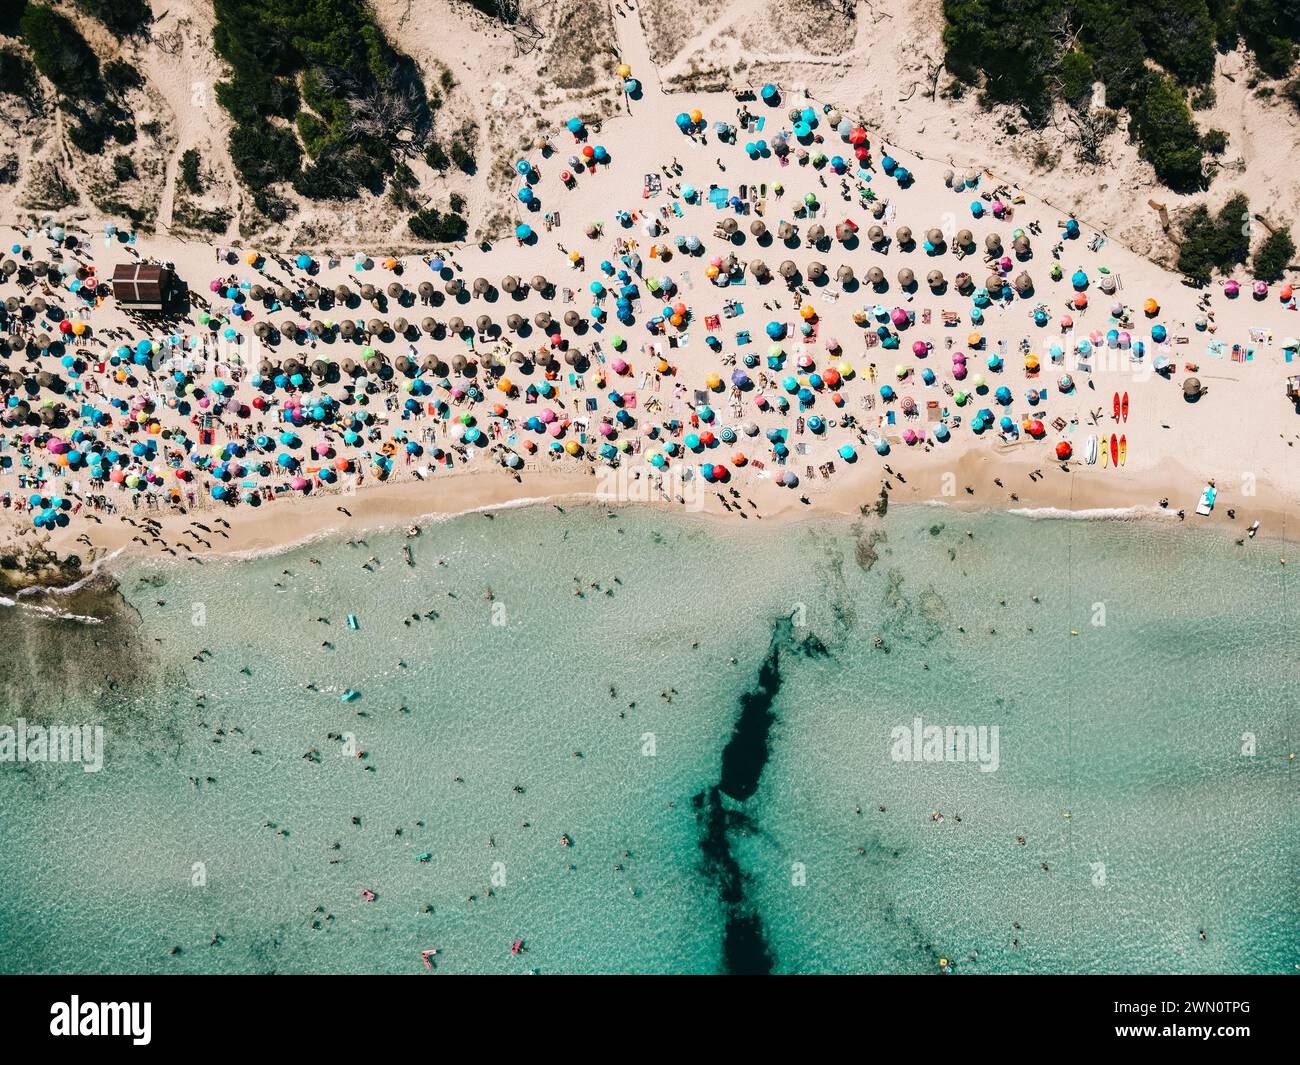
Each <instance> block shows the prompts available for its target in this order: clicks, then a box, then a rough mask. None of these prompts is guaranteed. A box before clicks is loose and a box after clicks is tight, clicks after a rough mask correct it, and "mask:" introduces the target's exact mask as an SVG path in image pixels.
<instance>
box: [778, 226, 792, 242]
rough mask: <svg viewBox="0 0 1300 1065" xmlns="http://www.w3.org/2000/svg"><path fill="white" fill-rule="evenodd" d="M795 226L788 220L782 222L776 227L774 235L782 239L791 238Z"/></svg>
mask: <svg viewBox="0 0 1300 1065" xmlns="http://www.w3.org/2000/svg"><path fill="white" fill-rule="evenodd" d="M795 232H796V231H795V228H794V226H792V225H791V224H790V223H789V222H782V223H781V224H780V225H779V226H777V229H776V235H777V236H778V237H780V238H781V239H782V240H793V239H794V236H795Z"/></svg>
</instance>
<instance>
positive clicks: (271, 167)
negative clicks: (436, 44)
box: [212, 0, 430, 213]
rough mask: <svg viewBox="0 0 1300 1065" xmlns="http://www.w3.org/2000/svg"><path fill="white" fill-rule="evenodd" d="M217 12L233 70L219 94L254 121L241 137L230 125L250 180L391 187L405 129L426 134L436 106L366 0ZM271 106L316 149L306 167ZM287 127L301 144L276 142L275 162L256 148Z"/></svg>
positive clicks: (233, 5) (240, 168) (242, 5)
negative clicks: (400, 133) (273, 118)
mask: <svg viewBox="0 0 1300 1065" xmlns="http://www.w3.org/2000/svg"><path fill="white" fill-rule="evenodd" d="M213 12H214V14H215V16H216V24H215V27H214V29H213V35H212V39H213V44H214V47H215V48H216V50H217V52H218V54H220V55H221V57H222V58H223V59H225V60H226V62H228V63H229V64H230V67H231V71H232V76H231V78H230V80H229V81H227V82H223V83H222V84H220V85H218V86H217V101H218V102H219V103H220V104H221V106H222V107H224V108H225V109H226V110H227V112H229V114H230V116H231V118H232V119H233V120H234V122H235V129H236V130H239V129H240V128H241V127H242V128H251V129H252V130H253V131H254V132H253V133H252V134H251V135H250V134H249V133H247V132H246V133H244V134H242V135H241V144H240V145H239V146H238V147H236V145H235V139H236V138H235V133H234V132H232V134H231V156H232V159H234V161H235V168H236V170H237V172H238V173H239V176H240V178H241V179H242V180H243V181H244V183H245V184H246V185H247V186H248V187H249V188H250V189H251V190H254V191H255V192H258V191H263V190H265V189H266V187H267V186H268V185H269V184H272V183H274V182H277V181H289V182H292V183H293V186H294V188H295V189H296V190H297V191H298V192H299V193H300V194H302V195H304V196H308V197H311V198H313V199H332V198H345V197H349V196H354V195H355V194H356V193H357V191H358V190H360V189H362V188H369V189H373V190H375V191H376V192H382V191H383V187H384V184H385V181H386V178H387V176H388V175H389V174H391V173H392V170H393V167H394V166H395V165H396V163H397V160H398V159H399V157H400V155H401V153H402V151H403V150H404V148H403V145H402V144H401V143H400V142H399V139H398V137H397V133H398V131H399V130H411V131H413V132H414V134H415V136H416V139H417V143H419V142H420V141H421V140H422V139H423V137H424V136H425V135H426V134H427V132H428V126H429V122H430V119H429V108H428V102H427V99H426V97H425V94H424V91H423V89H422V88H421V87H420V81H419V78H418V75H417V72H416V71H415V70H414V65H413V64H412V63H411V61H410V60H409V59H408V58H407V57H405V56H403V55H401V54H400V53H398V52H396V51H395V50H394V49H393V48H392V47H391V45H389V43H388V42H387V40H385V38H384V35H383V33H382V31H381V30H380V29H379V27H378V25H376V23H375V21H374V17H373V15H372V14H371V12H370V9H369V8H368V7H367V5H366V4H365V3H364V0H298V2H295V3H288V4H267V3H265V2H264V0H213ZM299 86H301V98H300V96H299ZM304 103H305V104H306V106H307V107H309V108H310V111H304V110H303V104H304ZM271 116H278V117H281V118H285V119H288V120H289V121H290V122H292V123H293V124H294V126H295V128H296V129H297V130H298V132H299V134H300V135H301V136H302V143H303V145H304V146H305V147H306V151H307V155H308V156H309V157H310V159H311V164H310V165H308V166H307V167H306V168H304V164H303V160H302V151H301V150H300V149H299V146H298V144H297V139H296V138H294V137H293V136H292V134H291V133H289V131H287V130H284V129H282V128H280V127H278V126H272V125H271V124H270V123H268V121H267V119H268V118H269V117H271ZM285 136H288V137H289V139H291V140H293V141H294V150H293V151H290V150H289V149H288V147H287V146H286V145H284V144H282V143H274V144H272V145H271V146H272V147H274V148H275V149H276V153H275V158H274V160H273V161H272V162H270V163H269V164H268V163H267V162H266V161H264V160H262V159H260V158H259V155H258V153H257V152H256V151H255V150H253V149H255V148H256V147H257V145H258V143H259V142H260V141H267V142H268V143H269V142H277V141H281V140H282V139H283V137H285ZM267 202H268V203H271V200H269V199H267ZM283 206H284V205H283V204H279V206H278V208H276V209H283ZM259 209H260V208H259ZM264 213H265V212H264Z"/></svg>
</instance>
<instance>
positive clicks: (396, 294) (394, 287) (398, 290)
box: [388, 281, 406, 300]
mask: <svg viewBox="0 0 1300 1065" xmlns="http://www.w3.org/2000/svg"><path fill="white" fill-rule="evenodd" d="M404 295H406V289H404V288H403V287H402V286H401V285H399V284H398V283H397V282H396V281H394V282H393V283H392V284H391V285H389V286H388V298H389V299H390V300H400V299H401V298H402V297H403V296H404Z"/></svg>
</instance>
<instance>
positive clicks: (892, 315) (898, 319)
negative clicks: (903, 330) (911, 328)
mask: <svg viewBox="0 0 1300 1065" xmlns="http://www.w3.org/2000/svg"><path fill="white" fill-rule="evenodd" d="M889 320H890V321H891V322H893V323H894V325H906V324H907V312H906V311H905V310H903V308H902V307H895V308H894V309H893V310H892V311H890V312H889Z"/></svg>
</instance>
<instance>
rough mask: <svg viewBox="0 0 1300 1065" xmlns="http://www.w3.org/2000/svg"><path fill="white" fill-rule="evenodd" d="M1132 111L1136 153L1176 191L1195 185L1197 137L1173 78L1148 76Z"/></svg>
mask: <svg viewBox="0 0 1300 1065" xmlns="http://www.w3.org/2000/svg"><path fill="white" fill-rule="evenodd" d="M1132 112H1133V126H1134V131H1135V132H1136V134H1137V137H1138V141H1139V143H1140V148H1139V154H1140V155H1141V156H1142V158H1143V159H1146V160H1147V161H1148V162H1149V163H1150V164H1151V165H1152V166H1153V167H1154V168H1155V172H1156V177H1158V178H1159V179H1160V181H1161V182H1162V183H1163V184H1165V185H1168V186H1169V187H1170V188H1172V189H1177V190H1179V191H1189V190H1192V189H1195V188H1198V187H1199V186H1200V185H1201V182H1202V175H1201V138H1200V134H1199V133H1198V132H1197V129H1196V123H1195V122H1194V121H1193V120H1192V111H1191V108H1190V107H1188V106H1187V101H1186V99H1184V98H1183V91H1182V90H1181V89H1180V88H1179V87H1178V84H1177V83H1176V82H1175V81H1174V79H1173V78H1170V77H1155V78H1152V79H1149V81H1148V87H1147V89H1146V92H1145V93H1144V94H1143V95H1142V96H1141V97H1140V98H1139V99H1138V101H1137V102H1136V104H1135V105H1134V106H1133V108H1132Z"/></svg>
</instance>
